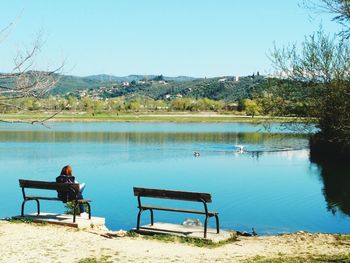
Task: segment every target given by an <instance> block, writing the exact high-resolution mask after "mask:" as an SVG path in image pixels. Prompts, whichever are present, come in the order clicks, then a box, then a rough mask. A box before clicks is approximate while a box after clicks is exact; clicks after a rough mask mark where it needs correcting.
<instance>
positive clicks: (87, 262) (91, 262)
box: [78, 256, 113, 263]
mask: <svg viewBox="0 0 350 263" xmlns="http://www.w3.org/2000/svg"><path fill="white" fill-rule="evenodd" d="M78 263H113V260H112V259H111V256H102V257H100V258H94V257H91V258H83V259H81V260H79V261H78Z"/></svg>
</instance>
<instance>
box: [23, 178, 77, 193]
mask: <svg viewBox="0 0 350 263" xmlns="http://www.w3.org/2000/svg"><path fill="white" fill-rule="evenodd" d="M19 186H20V187H22V188H35V189H43V190H57V191H62V192H64V191H69V190H70V189H74V190H75V191H76V192H79V184H67V183H56V182H45V181H33V180H23V179H19Z"/></svg>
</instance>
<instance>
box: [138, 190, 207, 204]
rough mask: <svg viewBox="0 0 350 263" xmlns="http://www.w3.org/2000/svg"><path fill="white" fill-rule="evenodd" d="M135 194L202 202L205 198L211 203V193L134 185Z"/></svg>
mask: <svg viewBox="0 0 350 263" xmlns="http://www.w3.org/2000/svg"><path fill="white" fill-rule="evenodd" d="M134 195H135V196H143V197H152V198H165V199H174V200H182V201H194V202H202V200H204V201H205V202H207V203H211V194H209V193H197V192H187V191H177V190H164V189H152V188H140V187H134Z"/></svg>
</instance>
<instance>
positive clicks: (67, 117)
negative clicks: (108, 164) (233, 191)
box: [0, 112, 302, 124]
mask: <svg viewBox="0 0 350 263" xmlns="http://www.w3.org/2000/svg"><path fill="white" fill-rule="evenodd" d="M53 114H54V113H48V112H47V113H30V114H23V113H18V114H0V120H1V121H3V122H10V123H11V122H40V121H43V120H45V121H46V122H179V123H196V122H199V123H231V122H241V123H256V124H258V123H283V122H285V123H286V122H302V119H300V118H299V119H296V118H294V117H271V116H255V117H254V118H252V117H251V116H246V115H238V114H227V113H216V112H196V113H192V112H157V113H155V112H140V113H136V112H133V113H124V112H123V113H96V114H94V113H85V112H75V113H60V114H57V115H55V116H54V117H52V116H53ZM51 117H52V118H51ZM46 119H47V120H46Z"/></svg>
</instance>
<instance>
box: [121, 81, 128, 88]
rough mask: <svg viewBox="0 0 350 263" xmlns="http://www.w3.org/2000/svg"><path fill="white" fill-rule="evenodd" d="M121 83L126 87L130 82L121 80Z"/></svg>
mask: <svg viewBox="0 0 350 263" xmlns="http://www.w3.org/2000/svg"><path fill="white" fill-rule="evenodd" d="M122 85H123V86H126V87H128V86H130V83H129V81H123V82H122Z"/></svg>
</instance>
